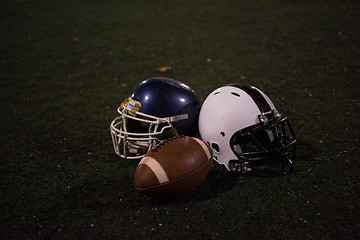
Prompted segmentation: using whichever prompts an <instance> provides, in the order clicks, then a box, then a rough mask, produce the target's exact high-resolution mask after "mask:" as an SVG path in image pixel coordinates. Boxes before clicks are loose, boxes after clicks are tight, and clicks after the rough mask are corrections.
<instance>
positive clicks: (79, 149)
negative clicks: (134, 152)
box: [0, 0, 360, 239]
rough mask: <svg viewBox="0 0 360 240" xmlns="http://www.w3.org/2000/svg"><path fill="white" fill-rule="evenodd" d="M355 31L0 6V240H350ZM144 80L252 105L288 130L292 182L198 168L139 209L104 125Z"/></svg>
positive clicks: (303, 7) (240, 6) (192, 6)
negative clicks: (232, 93) (231, 94)
mask: <svg viewBox="0 0 360 240" xmlns="http://www.w3.org/2000/svg"><path fill="white" fill-rule="evenodd" d="M359 20H360V8H359V3H358V1H355V0H354V1H351V0H346V1H335V0H328V1H325V0H311V1H307V0H305V1H298V0H295V1H286V0H274V1H266V0H253V1H244V0H240V1H235V0H223V1H213V0H208V1H205V0H191V1H189V0H182V1H165V0H163V1H162V0H154V1H141V0H133V1H121V0H106V1H100V0H88V1H84V0H78V1H70V0H62V1H60V0H54V1H45V0H17V1H16V0H4V1H2V3H1V8H0V49H1V57H0V60H1V63H0V102H1V108H0V112H1V136H0V141H1V142H0V143H1V148H0V149H1V150H0V209H1V213H0V238H1V239H359V238H360V230H359V229H360V220H359V215H360V210H359V208H360V205H359V190H360V189H359V175H360V174H359V157H358V154H359V150H358V145H359V135H360V134H359V127H358V122H359V119H360V114H359V101H360V98H359V90H360V84H359V80H360V79H359V77H360V46H359V43H360V36H359V35H360V25H359V22H360V21H359ZM163 66H171V68H172V70H171V71H167V72H165V73H161V72H158V71H157V68H159V67H163ZM153 76H163V77H171V78H175V79H177V80H180V81H183V82H185V83H186V84H188V85H190V86H191V87H192V88H193V89H194V90H195V91H196V93H197V94H198V96H199V98H200V99H201V101H203V100H204V99H205V98H206V96H207V95H208V94H209V93H210V92H211V91H212V90H214V89H215V88H217V87H220V86H222V85H225V84H228V83H232V82H244V83H248V84H252V85H255V86H257V87H258V88H260V89H261V90H263V91H264V92H265V93H267V95H268V96H269V97H270V98H271V99H272V100H273V102H274V103H275V106H276V107H277V108H278V109H279V110H280V112H282V113H284V114H285V115H287V116H288V117H289V119H290V121H291V123H292V126H293V128H294V130H295V133H296V136H297V139H298V149H297V162H296V166H295V172H294V173H293V174H292V175H290V176H282V177H272V178H262V177H249V176H248V177H247V176H242V175H236V174H230V173H229V172H227V171H226V170H225V168H223V167H221V166H219V165H217V164H216V163H214V165H213V168H212V169H211V171H210V173H209V175H208V177H207V178H206V180H205V181H204V182H203V184H202V185H201V186H200V187H199V188H198V189H196V191H194V192H192V193H190V194H188V195H185V196H183V197H180V198H177V199H173V200H171V201H158V200H154V199H150V198H147V197H143V196H141V195H139V194H138V193H137V192H136V190H135V189H134V187H133V183H132V180H133V175H134V172H135V168H136V165H137V162H136V161H126V160H123V159H119V158H118V157H117V156H116V155H115V153H114V152H113V147H112V142H111V138H110V131H109V124H110V122H111V120H112V119H113V118H114V117H116V116H117V114H116V108H117V107H118V105H119V104H120V103H121V102H122V101H123V99H124V98H125V97H126V96H127V95H128V94H129V92H130V91H131V90H132V88H133V87H134V86H135V85H136V84H138V83H139V82H141V81H142V80H144V79H147V78H150V77H153ZM214 111H216V109H214Z"/></svg>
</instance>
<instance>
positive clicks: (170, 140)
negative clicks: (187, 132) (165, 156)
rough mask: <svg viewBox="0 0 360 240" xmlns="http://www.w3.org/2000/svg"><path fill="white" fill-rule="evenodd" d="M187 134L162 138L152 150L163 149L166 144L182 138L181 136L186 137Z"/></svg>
mask: <svg viewBox="0 0 360 240" xmlns="http://www.w3.org/2000/svg"><path fill="white" fill-rule="evenodd" d="M184 137H185V136H183V135H176V136H173V137H171V138H168V139H166V140H162V141H161V142H159V143H158V144H156V145H155V146H154V147H153V148H152V149H151V151H152V152H158V151H159V149H161V147H163V146H165V145H166V144H167V143H169V142H172V141H174V140H177V139H180V138H184Z"/></svg>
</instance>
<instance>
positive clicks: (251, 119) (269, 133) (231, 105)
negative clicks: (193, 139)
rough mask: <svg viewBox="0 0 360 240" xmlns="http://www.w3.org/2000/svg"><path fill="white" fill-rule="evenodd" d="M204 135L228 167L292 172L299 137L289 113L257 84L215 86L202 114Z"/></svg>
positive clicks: (201, 120) (281, 172)
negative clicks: (285, 112) (284, 112)
mask: <svg viewBox="0 0 360 240" xmlns="http://www.w3.org/2000/svg"><path fill="white" fill-rule="evenodd" d="M199 131H200V135H201V137H202V139H203V140H204V141H205V142H207V143H208V144H209V145H210V146H211V148H212V149H213V150H214V160H215V161H217V162H218V163H219V164H222V165H224V166H225V167H226V169H227V170H229V171H235V172H241V173H253V174H260V175H262V174H266V175H268V174H282V175H284V174H290V173H291V172H292V170H293V168H294V160H295V150H296V138H295V134H294V132H293V130H292V128H291V125H290V123H289V121H288V119H287V118H286V117H284V116H283V115H282V114H280V113H279V111H278V110H276V108H275V106H274V104H273V103H272V101H271V100H270V98H269V97H268V96H267V95H266V94H265V93H263V92H262V91H261V90H259V89H257V88H256V87H253V86H250V85H246V84H242V83H235V84H230V85H226V86H223V87H220V88H218V89H216V90H214V91H213V92H212V93H210V95H209V96H208V97H207V98H206V99H205V101H204V103H203V105H202V107H201V110H200V115H199Z"/></svg>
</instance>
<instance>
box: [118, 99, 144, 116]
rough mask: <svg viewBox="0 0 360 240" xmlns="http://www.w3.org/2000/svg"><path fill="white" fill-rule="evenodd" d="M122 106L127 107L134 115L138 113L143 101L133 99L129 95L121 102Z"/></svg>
mask: <svg viewBox="0 0 360 240" xmlns="http://www.w3.org/2000/svg"><path fill="white" fill-rule="evenodd" d="M120 106H121V108H122V109H125V110H126V111H127V112H128V113H130V114H131V115H132V116H134V117H135V116H136V113H137V112H138V111H139V110H140V108H141V103H140V102H139V101H136V100H133V99H132V98H131V97H128V98H127V99H125V100H124V101H123V102H122V103H121V105H120Z"/></svg>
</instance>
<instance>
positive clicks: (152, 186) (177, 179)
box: [135, 159, 211, 190]
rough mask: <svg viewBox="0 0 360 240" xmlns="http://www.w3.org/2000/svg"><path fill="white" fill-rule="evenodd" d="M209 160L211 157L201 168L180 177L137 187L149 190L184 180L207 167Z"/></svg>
mask: <svg viewBox="0 0 360 240" xmlns="http://www.w3.org/2000/svg"><path fill="white" fill-rule="evenodd" d="M209 161H211V159H208V161H207V162H206V163H204V164H203V165H201V166H200V167H199V168H197V169H196V170H194V171H192V172H190V173H189V174H186V175H184V176H182V177H180V178H176V179H174V180H170V181H168V182H163V183H161V184H158V185H151V186H147V187H144V188H138V187H135V189H136V190H147V189H151V188H155V187H159V186H164V185H167V184H170V183H172V182H176V181H179V180H182V179H184V178H186V177H188V176H191V175H193V174H194V173H196V172H199V171H200V170H202V169H203V168H204V167H206V165H207V164H208V163H209Z"/></svg>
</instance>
